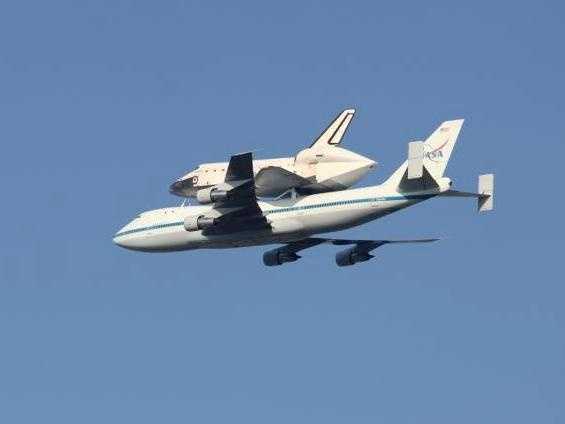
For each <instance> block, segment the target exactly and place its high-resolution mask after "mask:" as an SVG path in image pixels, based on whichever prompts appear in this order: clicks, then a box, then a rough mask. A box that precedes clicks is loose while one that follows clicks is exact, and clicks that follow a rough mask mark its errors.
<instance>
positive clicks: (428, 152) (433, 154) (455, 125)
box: [423, 119, 464, 180]
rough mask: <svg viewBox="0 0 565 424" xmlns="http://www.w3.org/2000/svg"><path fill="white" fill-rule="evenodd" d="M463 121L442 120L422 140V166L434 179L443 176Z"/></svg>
mask: <svg viewBox="0 0 565 424" xmlns="http://www.w3.org/2000/svg"><path fill="white" fill-rule="evenodd" d="M463 121H464V120H463V119H456V120H454V121H445V122H443V123H442V124H441V125H440V126H439V127H438V128H437V129H436V130H435V131H434V132H433V133H432V135H430V136H429V137H428V138H427V140H426V141H425V142H424V161H423V163H424V167H425V168H426V169H427V170H428V171H429V173H430V174H431V175H432V177H434V178H435V179H436V180H437V179H439V178H441V177H443V173H444V172H445V168H446V167H447V163H448V162H449V158H450V156H451V152H452V151H453V147H455V143H456V142H457V137H458V136H459V132H460V131H461V127H462V126H463Z"/></svg>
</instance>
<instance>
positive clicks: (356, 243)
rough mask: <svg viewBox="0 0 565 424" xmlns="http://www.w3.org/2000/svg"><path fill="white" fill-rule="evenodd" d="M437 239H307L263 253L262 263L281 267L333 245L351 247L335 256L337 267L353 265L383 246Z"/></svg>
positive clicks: (426, 241) (364, 259)
mask: <svg viewBox="0 0 565 424" xmlns="http://www.w3.org/2000/svg"><path fill="white" fill-rule="evenodd" d="M437 240H439V239H417V240H349V239H330V238H318V237H309V238H305V239H301V240H297V241H293V242H291V243H288V244H286V245H284V246H282V247H279V248H277V249H273V250H270V251H268V252H265V254H264V255H263V263H264V264H265V265H267V266H275V265H282V264H283V263H285V262H294V261H297V260H298V259H300V256H299V255H297V253H298V252H300V251H301V250H304V249H308V248H310V247H314V246H317V245H319V244H324V243H326V244H333V245H336V246H346V245H353V246H352V247H350V248H348V249H346V250H343V251H341V252H338V253H337V254H336V263H337V265H338V266H349V265H354V264H356V263H357V262H364V261H367V260H369V259H371V258H373V255H371V254H370V252H371V251H373V250H375V249H376V248H378V247H380V246H384V245H385V244H396V243H430V242H434V241H437Z"/></svg>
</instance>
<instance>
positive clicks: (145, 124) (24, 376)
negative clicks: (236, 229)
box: [0, 1, 565, 424]
mask: <svg viewBox="0 0 565 424" xmlns="http://www.w3.org/2000/svg"><path fill="white" fill-rule="evenodd" d="M564 18H565V7H564V6H563V4H562V2H557V1H555V2H535V3H530V4H525V3H520V2H518V3H517V2H481V1H477V2H465V3H462V2H461V3H458V2H446V1H427V2H343V1H340V2H337V1H324V2H321V1H320V2H302V1H301V2H292V1H289V2H278V3H274V2H272V3H268V2H250V1H243V2H194V3H193V2H188V1H168V2H142V1H138V2H136V1H99V2H88V1H85V2H71V1H66V2H65V1H53V2H39V1H35V2H33V1H18V2H16V1H5V2H2V3H1V4H0V140H1V145H2V155H0V165H1V166H0V177H1V178H0V181H1V184H2V191H3V202H2V205H3V208H2V209H3V212H2V221H3V223H4V227H3V237H2V241H3V243H1V244H0V267H1V272H0V281H1V286H0V290H1V292H0V340H1V344H0V421H1V422H9V423H12V424H14V423H36V422H39V421H41V422H53V423H58V424H61V423H76V422H81V423H100V422H106V423H123V422H135V423H137V424H141V423H154V422H167V423H186V422H199V423H219V422H228V421H229V422H245V423H265V422H269V423H285V424H286V423H289V422H293V423H312V422H324V423H325V424H329V423H342V422H349V423H374V422H386V423H389V424H392V423H421V422H434V423H453V422H458V423H473V424H475V423H477V422H481V423H499V422H513V423H531V422H551V423H557V422H563V421H564V420H565V407H564V405H565V396H564V394H565V383H564V382H565V340H564V334H565V331H564V330H565V313H564V308H563V298H564V297H565V288H564V286H563V277H562V274H563V267H562V260H563V259H562V256H563V255H562V252H563V235H564V234H563V233H564V231H563V218H562V216H563V214H562V210H563V201H562V200H561V198H560V197H559V196H560V191H561V189H560V187H561V184H560V181H561V178H560V177H561V172H560V171H561V168H562V163H563V161H562V158H563V156H564V155H565V147H564V146H565V143H564V139H563V134H564V131H563V116H564V112H565V108H564V102H563V98H564V94H565V89H564V83H563V75H564V74H565V58H564V56H563V46H562V40H563V39H564V38H565V33H564V30H563V20H564ZM345 107H355V108H357V110H358V112H357V114H356V117H355V119H354V121H353V124H352V127H351V128H350V131H349V132H348V134H347V138H346V140H345V143H346V145H347V146H348V147H350V148H352V149H353V150H355V151H358V152H360V153H362V154H365V155H368V156H370V157H372V158H375V159H376V160H378V161H379V167H378V169H377V170H376V171H375V172H374V173H372V174H370V175H369V176H368V177H367V178H366V179H365V180H364V182H363V184H367V185H368V184H374V183H377V182H379V181H380V180H382V179H383V178H385V177H386V176H388V175H389V174H390V173H391V171H392V170H394V169H395V168H396V167H397V166H398V164H399V163H400V162H401V161H402V160H403V158H404V156H405V154H406V143H407V142H408V141H411V140H414V139H421V138H423V137H425V136H426V135H428V134H429V133H430V132H431V131H432V130H433V129H434V128H435V127H436V126H437V125H438V124H439V123H440V122H441V121H443V120H447V119H454V118H460V117H464V118H466V123H465V126H464V127H463V131H462V133H461V136H460V139H459V143H458V145H457V147H456V150H455V152H454V155H453V157H452V160H451V162H450V166H449V168H448V174H449V176H450V177H452V178H453V179H454V181H455V184H456V186H457V187H458V188H460V189H473V188H474V187H475V185H476V176H477V175H478V174H479V173H484V172H488V171H494V172H495V173H496V181H497V199H496V211H495V212H494V213H492V214H488V215H482V216H478V215H477V214H476V213H475V205H474V204H473V202H468V201H465V200H456V199H454V200H446V199H444V200H434V201H430V202H427V203H424V204H421V205H419V206H417V207H415V208H412V209H409V210H406V211H403V212H401V213H398V214H395V215H393V216H390V217H387V218H386V219H383V220H381V221H378V222H373V223H370V224H367V225H364V226H362V227H360V228H357V229H354V230H350V231H347V232H343V233H341V235H342V236H346V237H363V238H390V237H394V238H402V237H410V238H413V237H431V236H439V237H442V238H443V240H442V241H441V242H439V243H435V244H433V245H427V246H402V247H399V246H394V247H393V246H391V247H384V248H382V249H380V250H379V251H378V255H379V257H378V258H377V259H376V260H373V261H371V262H368V263H366V264H361V265H359V266H357V267H352V268H351V269H347V270H344V269H338V268H336V267H335V265H334V263H333V254H334V252H335V248H332V247H319V248H316V249H312V250H310V251H306V252H305V254H304V258H303V259H302V260H301V261H299V262H297V263H295V264H291V265H288V266H283V267H280V268H276V269H271V268H265V267H263V265H262V263H261V255H262V252H263V251H264V250H265V249H264V248H245V249H239V250H226V251H197V252H186V253H174V254H168V255H146V254H139V253H134V252H129V251H125V250H122V249H119V248H117V247H116V246H114V245H113V244H112V242H111V238H112V235H113V233H114V232H115V231H116V230H117V229H118V228H120V227H121V226H122V225H123V224H124V223H126V222H127V221H128V220H129V219H130V218H131V217H132V216H133V215H135V214H136V213H138V212H140V211H142V210H146V209H151V208H157V207H160V206H163V205H173V204H175V203H177V200H176V199H175V198H172V197H171V196H170V195H169V194H168V192H167V187H168V184H169V183H170V182H171V181H172V180H173V179H174V178H175V177H177V176H178V175H179V174H181V173H182V172H183V171H186V170H188V169H191V168H193V167H195V166H196V165H197V164H198V163H201V162H206V161H217V160H224V159H226V158H227V156H228V155H229V154H231V153H235V152H241V151H245V150H249V149H256V150H258V155H259V156H262V157H270V156H278V155H287V154H291V153H293V152H295V151H297V150H298V149H300V148H302V147H303V146H306V145H308V144H309V143H310V142H311V140H312V138H313V137H315V136H316V135H317V134H318V133H319V132H320V130H321V129H322V128H324V127H325V126H326V125H327V123H328V121H329V120H330V119H331V118H332V117H333V116H334V115H335V114H336V113H337V112H338V111H339V110H340V109H342V108H345Z"/></svg>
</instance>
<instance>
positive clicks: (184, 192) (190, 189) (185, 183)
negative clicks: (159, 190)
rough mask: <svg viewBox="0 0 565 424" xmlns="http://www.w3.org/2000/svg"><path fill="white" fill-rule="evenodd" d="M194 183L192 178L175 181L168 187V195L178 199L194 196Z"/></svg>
mask: <svg viewBox="0 0 565 424" xmlns="http://www.w3.org/2000/svg"><path fill="white" fill-rule="evenodd" d="M194 191H195V187H194V183H193V182H192V178H187V179H185V180H177V181H175V182H174V183H172V184H171V185H170V186H169V193H171V194H174V195H176V196H180V197H189V196H194Z"/></svg>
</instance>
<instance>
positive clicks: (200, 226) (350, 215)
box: [113, 119, 494, 266]
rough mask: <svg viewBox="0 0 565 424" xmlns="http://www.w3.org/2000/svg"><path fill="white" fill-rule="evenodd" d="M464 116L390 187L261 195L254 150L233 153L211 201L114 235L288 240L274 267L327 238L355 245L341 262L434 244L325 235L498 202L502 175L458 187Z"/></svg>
mask: <svg viewBox="0 0 565 424" xmlns="http://www.w3.org/2000/svg"><path fill="white" fill-rule="evenodd" d="M462 125H463V120H462V119H459V120H453V121H446V122H443V123H442V124H441V125H440V126H439V127H438V128H437V129H436V130H435V131H434V132H433V134H431V135H430V136H429V137H428V138H427V139H426V141H425V142H423V141H414V142H411V143H409V145H408V158H407V160H406V161H405V162H404V163H403V164H402V165H401V166H400V167H399V168H398V169H397V170H396V171H395V172H394V173H393V174H392V175H391V176H390V177H389V178H388V179H386V180H385V181H384V182H383V183H382V184H380V185H377V186H372V187H363V188H356V189H349V190H343V191H339V192H331V193H320V194H313V195H308V196H299V195H297V194H296V193H294V192H292V191H291V192H290V193H289V195H288V196H283V197H282V198H280V199H275V200H270V201H265V200H258V199H257V196H256V192H255V184H254V178H253V168H252V154H251V153H243V154H239V155H234V156H232V157H231V160H230V162H229V165H228V167H227V172H226V177H225V180H224V182H223V183H222V184H220V185H218V189H217V190H216V191H213V192H211V193H210V199H209V200H210V202H211V203H210V204H208V205H198V206H181V207H173V208H164V209H157V210H152V211H149V212H144V213H142V214H141V215H139V216H138V217H136V218H135V219H134V220H133V221H131V222H130V223H128V224H127V225H126V226H125V227H123V228H122V229H121V230H119V231H118V232H117V233H116V234H115V236H114V239H113V240H114V242H115V243H116V244H117V245H119V246H121V247H124V248H126V249H131V250H136V251H142V252H171V251H181V250H192V249H220V248H233V247H243V246H260V245H269V244H284V245H283V246H281V247H277V248H275V249H272V250H269V251H267V252H265V253H264V255H263V263H264V264H265V265H267V266H277V265H282V264H284V263H287V262H295V261H297V260H298V259H299V258H300V256H299V255H298V252H300V251H302V250H304V249H307V248H309V247H313V246H316V245H320V244H323V243H326V244H333V245H337V246H348V247H347V248H346V249H345V250H342V251H340V252H338V253H337V254H336V257H335V261H336V263H337V265H338V266H350V265H354V264H356V263H358V262H365V261H368V260H369V259H371V258H373V257H374V255H372V254H371V252H372V251H373V250H374V249H376V248H378V247H380V246H384V245H387V244H395V243H429V242H433V241H436V240H437V239H419V240H418V239H417V240H350V239H336V238H323V237H319V236H318V235H319V234H322V233H327V232H332V231H338V230H344V229H347V228H352V227H355V226H358V225H361V224H364V223H367V222H369V221H372V220H375V219H379V218H382V217H385V216H387V215H389V214H391V213H393V212H397V211H399V210H401V209H404V208H407V207H409V206H413V205H415V204H418V203H420V202H422V201H424V200H428V199H431V198H434V197H464V198H466V197H471V198H475V199H476V200H477V202H478V210H479V212H484V211H488V210H492V209H493V206H494V203H493V202H494V175H493V174H486V175H481V176H479V181H478V191H477V192H464V191H457V190H453V189H452V188H451V186H452V181H451V179H449V178H448V177H445V176H444V171H445V168H446V166H447V163H448V161H449V158H450V156H451V153H452V151H453V147H454V146H455V143H456V141H457V137H458V135H459V132H460V130H461V127H462Z"/></svg>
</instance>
